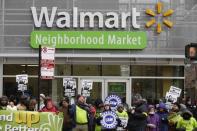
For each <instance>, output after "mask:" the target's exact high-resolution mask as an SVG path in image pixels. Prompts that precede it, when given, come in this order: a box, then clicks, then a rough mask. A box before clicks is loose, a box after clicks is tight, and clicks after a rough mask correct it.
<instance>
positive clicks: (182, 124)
mask: <svg viewBox="0 0 197 131" xmlns="http://www.w3.org/2000/svg"><path fill="white" fill-rule="evenodd" d="M196 127H197V122H196V120H195V118H193V117H192V113H191V112H190V111H189V110H185V111H184V112H183V114H182V117H181V118H180V120H179V121H178V123H177V127H176V128H177V129H180V128H182V129H185V130H186V131H192V130H193V129H195V128H196Z"/></svg>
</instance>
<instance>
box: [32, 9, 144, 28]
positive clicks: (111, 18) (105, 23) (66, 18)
mask: <svg viewBox="0 0 197 131" xmlns="http://www.w3.org/2000/svg"><path fill="white" fill-rule="evenodd" d="M57 10H58V8H57V7H52V9H51V14H49V12H48V8H47V7H41V10H40V14H38V13H37V8H36V7H31V11H32V15H33V20H34V24H35V27H38V28H39V27H41V26H42V21H43V20H45V21H46V26H47V27H50V28H51V27H53V23H55V24H56V26H57V27H59V28H70V27H73V28H84V27H85V21H86V18H88V20H89V28H94V27H95V24H94V23H95V22H94V20H95V18H98V27H99V28H104V27H106V28H109V29H110V28H126V25H127V21H128V20H129V19H130V20H131V21H132V27H133V28H135V29H139V28H140V25H139V24H138V23H137V17H139V16H140V12H137V10H136V8H132V12H122V13H121V14H120V15H119V14H118V13H117V12H107V13H105V14H103V13H101V12H98V11H97V12H94V13H93V12H82V11H81V12H79V11H78V8H77V7H73V12H72V15H70V14H69V13H68V12H65V11H63V12H57ZM56 16H57V20H56V21H55V18H56ZM72 21H73V22H72Z"/></svg>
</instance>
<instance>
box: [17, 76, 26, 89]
mask: <svg viewBox="0 0 197 131" xmlns="http://www.w3.org/2000/svg"><path fill="white" fill-rule="evenodd" d="M16 82H17V83H18V90H19V91H25V90H27V83H28V75H27V74H21V75H16Z"/></svg>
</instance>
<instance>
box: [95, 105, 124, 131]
mask: <svg viewBox="0 0 197 131" xmlns="http://www.w3.org/2000/svg"><path fill="white" fill-rule="evenodd" d="M97 121H99V123H100V125H101V131H116V129H117V126H118V125H120V119H119V118H118V117H117V114H116V113H115V112H114V111H112V110H111V107H110V103H109V102H108V101H105V103H104V111H103V112H102V113H101V116H100V117H99V118H97Z"/></svg>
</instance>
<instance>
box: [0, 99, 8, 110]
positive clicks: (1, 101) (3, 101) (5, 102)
mask: <svg viewBox="0 0 197 131" xmlns="http://www.w3.org/2000/svg"><path fill="white" fill-rule="evenodd" d="M7 105H8V98H7V96H2V97H1V98H0V109H1V110H6V108H7Z"/></svg>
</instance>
